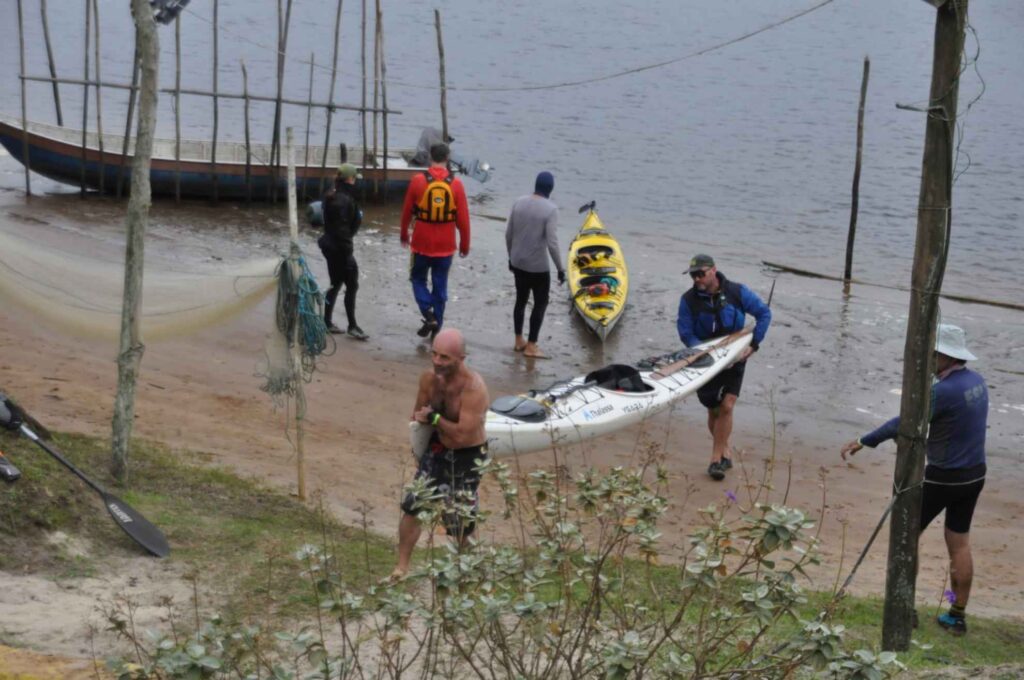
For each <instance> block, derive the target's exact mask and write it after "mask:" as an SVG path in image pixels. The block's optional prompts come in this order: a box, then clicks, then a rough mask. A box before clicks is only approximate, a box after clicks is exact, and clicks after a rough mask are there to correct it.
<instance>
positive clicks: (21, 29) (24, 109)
mask: <svg viewBox="0 0 1024 680" xmlns="http://www.w3.org/2000/svg"><path fill="white" fill-rule="evenodd" d="M18 49H19V54H20V62H19V63H20V68H21V158H22V162H23V163H24V164H25V195H26V196H31V195H32V178H31V176H32V170H31V169H30V167H29V166H30V161H29V150H28V103H27V102H26V100H25V24H24V18H23V16H22V9H21V0H18ZM88 77H89V76H88V74H86V78H88Z"/></svg>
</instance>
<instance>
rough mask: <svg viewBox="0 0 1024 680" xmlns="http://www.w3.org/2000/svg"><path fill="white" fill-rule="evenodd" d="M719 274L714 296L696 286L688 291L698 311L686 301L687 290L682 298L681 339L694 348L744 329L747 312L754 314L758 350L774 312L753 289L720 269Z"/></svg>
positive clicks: (678, 326)
mask: <svg viewBox="0 0 1024 680" xmlns="http://www.w3.org/2000/svg"><path fill="white" fill-rule="evenodd" d="M716 275H717V277H718V285H719V287H718V292H717V293H715V295H713V296H712V295H711V294H709V293H706V292H703V291H700V290H697V289H696V288H694V289H693V290H692V291H688V292H689V293H691V294H693V295H695V300H696V302H697V307H698V309H697V311H696V312H694V310H692V309H691V308H690V305H689V303H688V302H687V299H686V295H687V293H684V294H683V295H682V297H680V298H679V316H678V317H677V318H676V330H677V331H678V332H679V339H680V340H682V341H683V343H684V344H685V345H686V346H687V347H693V346H694V345H699V344H700V343H702V342H704V341H705V340H710V339H711V338H719V337H722V336H723V335H729V334H730V333H735V332H736V331H739V330H743V324H744V323H745V322H746V316H745V313H746V314H751V315H752V316H753V317H754V318H755V319H756V320H757V323H756V325H755V326H754V337H753V339H752V340H751V343H750V344H751V346H752V347H753V348H754V349H757V347H758V345H760V344H761V341H762V340H764V336H765V334H766V333H767V332H768V325H769V324H770V323H771V322H772V311H771V310H770V309H769V308H768V305H766V304H765V303H764V302H762V301H761V298H759V297H758V296H757V294H756V293H754V291H752V290H750V289H749V288H747V287H746V286H744V285H743V284H742V283H733V282H731V281H728V280H727V279H726V278H725V276H724V275H723V274H722V273H721V272H717V273H716ZM729 288H732V289H734V290H736V291H737V293H738V296H732V295H729V294H728V289H729ZM735 297H738V299H735Z"/></svg>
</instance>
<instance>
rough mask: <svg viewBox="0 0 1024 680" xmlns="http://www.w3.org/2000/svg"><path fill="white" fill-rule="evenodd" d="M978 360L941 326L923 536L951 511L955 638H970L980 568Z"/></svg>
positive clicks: (982, 420)
mask: <svg viewBox="0 0 1024 680" xmlns="http://www.w3.org/2000/svg"><path fill="white" fill-rule="evenodd" d="M975 359H977V357H976V356H974V355H973V354H971V353H970V352H969V351H968V350H967V342H966V339H965V336H964V332H963V329H961V328H959V327H957V326H952V325H949V324H939V328H938V332H937V333H936V337H935V375H936V378H937V380H936V382H935V384H934V385H933V386H932V415H931V421H930V424H929V426H928V454H927V460H928V462H927V465H926V466H925V468H924V489H923V492H922V496H921V531H924V530H925V529H926V528H927V527H928V525H929V524H930V523H931V521H932V520H933V519H935V518H936V517H937V516H938V514H939V513H940V512H942V511H943V510H945V511H946V550H947V551H948V552H949V580H950V584H951V586H952V590H953V595H954V596H955V598H956V599H955V601H954V602H953V603H952V606H951V607H950V609H949V612H948V613H946V614H942V615H941V616H939V618H938V623H939V625H940V626H942V627H943V628H945V629H947V630H949V631H950V632H952V633H953V634H954V635H963V634H964V633H966V632H967V622H966V619H965V616H966V614H965V612H964V610H965V609H966V607H967V598H968V597H969V596H970V594H971V581H972V579H973V578H974V562H973V560H972V559H971V544H970V542H969V540H968V538H969V535H970V530H971V519H972V518H973V517H974V507H975V505H976V504H977V502H978V496H979V495H980V494H981V489H982V487H984V486H985V471H986V467H985V428H986V425H987V421H988V387H986V385H985V379H984V378H982V377H981V376H980V375H979V374H977V373H975V372H974V371H972V370H970V369H968V368H967V362H968V361H974V360H975ZM899 426H900V419H899V416H897V417H895V418H893V419H892V420H889V421H888V422H886V423H885V424H884V425H882V426H881V427H879V428H878V429H876V430H875V431H873V432H871V433H869V434H866V435H864V436H863V437H861V438H860V439H855V440H853V441H851V442H847V444H846V445H845V446H843V448H842V450H841V451H840V455H842V457H843V460H846V457H847V456H848V455H849V456H852V455H854V454H855V453H857V452H858V451H860V450H861V449H862V448H863V447H865V446H869V447H871V448H874V447H876V446H878V445H879V444H881V443H882V442H884V441H885V440H887V439H895V438H896V433H897V430H898V429H899Z"/></svg>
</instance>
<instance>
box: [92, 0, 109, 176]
mask: <svg viewBox="0 0 1024 680" xmlns="http://www.w3.org/2000/svg"><path fill="white" fill-rule="evenodd" d="M92 21H93V28H94V29H95V31H96V44H95V50H96V51H95V54H94V56H95V58H96V66H95V73H96V139H97V141H98V144H97V147H98V148H99V152H100V195H101V196H102V195H103V194H104V193H105V187H104V184H105V179H106V178H105V175H106V174H107V169H106V167H105V164H104V162H103V88H102V87H100V83H102V82H103V77H102V76H101V75H100V5H99V0H92Z"/></svg>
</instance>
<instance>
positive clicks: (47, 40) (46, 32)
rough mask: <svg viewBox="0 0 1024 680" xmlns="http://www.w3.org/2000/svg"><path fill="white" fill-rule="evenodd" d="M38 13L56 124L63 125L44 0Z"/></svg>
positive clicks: (41, 1)
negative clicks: (50, 79)
mask: <svg viewBox="0 0 1024 680" xmlns="http://www.w3.org/2000/svg"><path fill="white" fill-rule="evenodd" d="M18 10H19V11H20V10H21V0H18ZM39 14H41V15H42V18H43V42H44V43H46V62H47V63H48V64H49V65H50V77H51V78H53V79H54V81H53V105H54V106H55V107H56V109H57V125H59V126H61V127H64V114H63V112H62V111H61V108H60V86H59V85H58V84H57V80H56V78H57V63H56V62H55V61H54V60H53V45H52V44H51V43H50V22H49V20H48V18H47V15H46V0H39ZM19 26H20V24H19ZM97 80H99V79H98V78H97Z"/></svg>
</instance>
